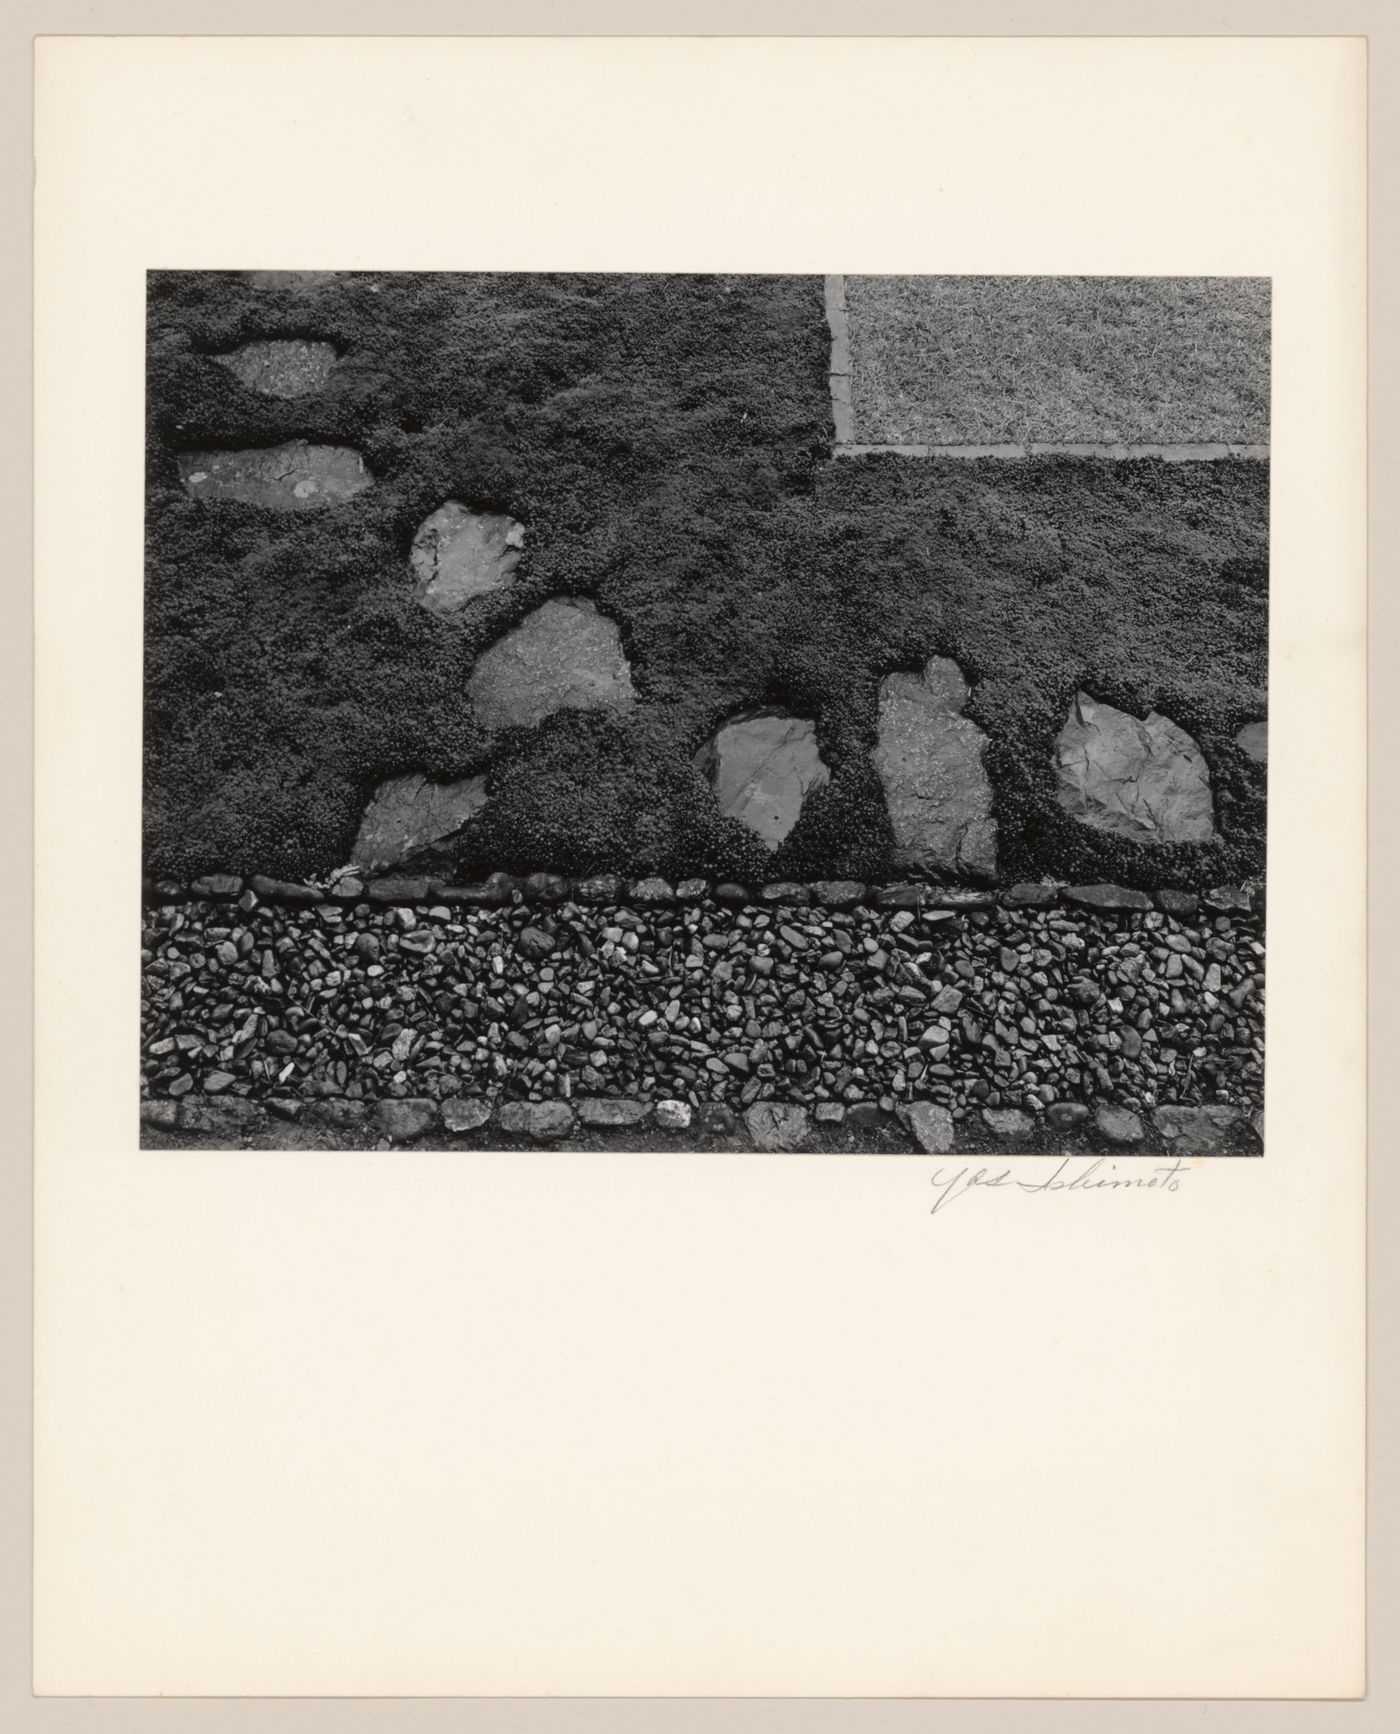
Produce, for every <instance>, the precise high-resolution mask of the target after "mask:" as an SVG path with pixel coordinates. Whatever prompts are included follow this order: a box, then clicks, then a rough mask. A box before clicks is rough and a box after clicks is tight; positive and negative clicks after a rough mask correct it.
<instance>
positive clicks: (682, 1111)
mask: <svg viewBox="0 0 1400 1734" xmlns="http://www.w3.org/2000/svg"><path fill="white" fill-rule="evenodd" d="M654 1112H655V1115H656V1123H657V1125H658V1126H660V1127H661V1129H662V1131H663V1132H684V1131H685V1129H686V1127H687V1126H689V1124H690V1104H689V1103H688V1102H677V1101H674V1100H672V1099H670V1098H667V1099H666V1100H665V1101H661V1102H658V1103H657V1104H656V1108H655V1110H654Z"/></svg>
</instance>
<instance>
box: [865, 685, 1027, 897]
mask: <svg viewBox="0 0 1400 1734" xmlns="http://www.w3.org/2000/svg"><path fill="white" fill-rule="evenodd" d="M968 690H969V689H968V684H967V681H966V679H965V677H964V675H963V672H962V670H961V669H960V668H959V667H958V665H957V663H956V662H954V661H953V660H952V659H951V658H950V657H946V656H935V657H931V658H930V659H929V661H928V662H927V663H925V665H924V670H923V673H922V674H889V675H886V676H885V678H884V679H883V680H882V681H881V682H880V714H879V744H878V745H877V746H876V748H875V751H874V752H873V754H872V755H871V757H872V758H873V760H874V764H875V769H876V771H877V772H878V773H879V776H880V781H881V782H882V783H883V784H884V786H885V805H886V807H887V808H888V810H889V815H890V826H891V829H892V830H893V832H894V842H895V851H894V859H895V861H896V863H897V864H898V865H900V866H903V867H933V868H937V869H939V870H940V871H942V872H945V873H959V874H972V875H974V876H977V877H989V876H990V875H992V874H994V873H995V872H996V865H997V831H996V821H995V820H994V819H993V818H992V785H991V784H990V782H988V780H987V773H986V771H985V769H984V768H983V764H982V755H983V753H984V751H985V749H986V745H987V737H986V736H985V735H984V734H983V733H982V731H981V729H979V728H978V727H977V725H976V723H974V722H971V721H969V720H968V718H967V717H965V716H963V715H962V714H961V712H962V708H963V706H964V705H965V704H966V703H967V695H968Z"/></svg>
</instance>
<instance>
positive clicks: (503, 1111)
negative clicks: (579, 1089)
mask: <svg viewBox="0 0 1400 1734" xmlns="http://www.w3.org/2000/svg"><path fill="white" fill-rule="evenodd" d="M496 1117H497V1119H498V1120H499V1121H500V1123H501V1130H502V1131H503V1132H514V1133H516V1134H517V1135H522V1136H524V1137H527V1138H562V1137H563V1136H564V1134H565V1133H566V1132H567V1131H568V1130H569V1129H570V1128H571V1127H572V1125H573V1123H574V1112H573V1109H572V1108H570V1107H569V1105H568V1103H567V1102H502V1104H501V1107H500V1111H499V1113H498V1114H497V1116H496Z"/></svg>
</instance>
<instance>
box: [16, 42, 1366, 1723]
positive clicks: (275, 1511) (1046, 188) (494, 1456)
mask: <svg viewBox="0 0 1400 1734" xmlns="http://www.w3.org/2000/svg"><path fill="white" fill-rule="evenodd" d="M1362 77H1363V63H1362V56H1361V51H1360V49H1359V47H1358V45H1356V44H1344V43H1334V42H1317V41H1313V42H1305V43H1289V42H1285V41H1273V42H1260V41H1248V42H1246V41H1230V40H1228V39H1226V40H1220V41H1215V42H1199V41H1194V42H1181V43H1171V42H1163V41H1157V42H1152V43H1142V44H1134V43H1130V42H1079V43H1048V42H1044V41H1041V42H1014V41H1013V42H969V43H955V42H948V41H944V42H937V43H917V44H916V43H909V42H905V43H901V44H898V45H888V44H886V45H881V44H877V43H860V42H845V43H839V44H837V43H818V42H808V43H789V44H785V45H781V46H780V45H777V44H770V43H752V44H746V45H737V44H715V43H700V42H683V43H673V44H647V43H635V42H634V43H626V42H618V41H614V42H608V43H578V42H575V43H565V42H557V41H556V42H546V43H538V44H533V45H524V44H519V43H509V42H495V43H486V42H456V43H444V42H431V43H428V42H425V43H417V44H415V43H411V42H386V41H380V42H373V43H363V44H352V43H343V42H342V43H331V42H325V41H322V42H278V43H266V42H242V43H239V42H232V41H223V42H219V43H201V42H198V41H185V42H174V41H169V42H147V43H137V42H132V41H113V40H108V41H103V42H75V41H69V42H64V43H48V44H45V45H43V47H42V49H41V53H40V56H39V123H40V129H39V142H38V159H39V164H40V170H39V187H38V195H39V220H38V245H39V277H38V283H37V310H38V351H37V392H38V401H39V417H38V432H39V448H38V485H39V517H38V538H37V553H38V561H37V574H36V577H37V590H38V598H39V606H38V646H39V650H38V655H39V667H38V679H39V710H38V737H39V755H40V757H39V763H40V776H39V783H38V791H39V795H38V812H37V820H38V829H39V848H40V856H39V887H40V890H39V899H38V935H37V943H38V948H39V949H38V981H39V995H38V1026H37V1033H38V1040H39V1044H40V1061H41V1069H40V1074H39V1079H38V1126H39V1139H40V1143H39V1151H38V1160H37V1167H36V1200H37V1210H38V1232H37V1239H36V1278H37V1303H36V1304H37V1315H38V1317H37V1338H36V1360H37V1367H38V1383H37V1392H36V1435H35V1446H36V1463H37V1479H36V1504H35V1522H36V1580H35V1581H36V1616H37V1625H36V1680H37V1684H38V1687H39V1689H40V1690H41V1691H46V1692H55V1691H56V1692H157V1691H158V1692H165V1693H179V1692H196V1693H233V1692H249V1691H252V1692H262V1693H288V1694H294V1693H318V1692H348V1693H357V1692H363V1693H404V1694H416V1693H449V1692H513V1693H544V1692H566V1693H583V1694H587V1693H604V1692H607V1693H625V1692H634V1693H643V1692H649V1693H704V1692H725V1693H736V1694H743V1693H819V1694H856V1693H859V1694H865V1693H869V1694H878V1693H888V1692H893V1693H906V1694H910V1693H944V1694H977V1693H990V1694H994V1695H1012V1694H1040V1693H1045V1694H1051V1695H1055V1694H1065V1693H1068V1694H1076V1693H1084V1694H1093V1695H1113V1694H1138V1693H1142V1694H1148V1695H1176V1694H1190V1695H1199V1696H1216V1695H1219V1696H1230V1695H1235V1694H1246V1695H1268V1694H1272V1693H1277V1694H1280V1695H1346V1694H1348V1693H1351V1692H1354V1691H1356V1690H1359V1688H1360V1685H1361V1626H1360V1591H1361V1581H1362V1580H1361V1572H1362V1558H1361V1551H1360V1550H1361V1534H1362V1530H1361V1525H1362V1516H1363V1511H1362V1498H1361V1489H1362V1480H1361V1473H1362V1462H1361V1441H1362V1410H1361V1381H1362V1370H1363V1363H1362V1332H1361V1305H1362V1299H1363V1277H1364V1269H1363V1239H1364V1222H1363V1215H1362V1191H1361V1183H1362V1166H1361V1163H1362V1138H1363V1130H1362V1124H1363V1105H1362V1095H1361V1076H1360V1065H1361V1056H1362V1052H1363V1025H1362V1004H1361V1001H1360V998H1359V995H1358V991H1357V986H1358V972H1359V970H1360V968H1361V965H1362V961H1363V955H1364V951H1363V947H1364V937H1363V929H1362V901H1361V900H1362V895H1363V873H1364V867H1363V862H1364V855H1363V849H1364V804H1363V803H1364V791H1363V786H1362V782H1361V777H1360V770H1361V766H1362V764H1363V760H1364V736H1363V727H1364V689H1363V684H1362V672H1363V637H1362V634H1363V631H1364V580H1363V564H1362V562H1363V558H1364V548H1363V538H1362V533H1361V527H1360V526H1361V510H1362V504H1363V484H1364V449H1363V445H1362V436H1363V431H1364V429H1363V422H1362V413H1363V403H1362V392H1363V384H1364V371H1363V355H1362V351H1361V348H1360V345H1359V343H1358V340H1357V334H1358V331H1359V330H1360V327H1361V322H1362V319H1363V317H1364V293H1363V291H1364V255H1363V252H1362V247H1361V240H1362V232H1361V217H1362V210H1363V187H1362V180H1361V172H1360V164H1361V146H1362V138H1363V122H1364V117H1363V107H1362V100H1361V91H1362V82H1361V81H1362ZM1188 119H1189V125H1188V124H1186V121H1187V120H1188ZM911 136H912V137H916V138H917V140H918V145H917V149H913V148H911V145H910V139H911ZM970 140H971V141H975V143H976V149H975V151H973V150H972V149H970V147H969V141H970ZM1115 140H1128V141H1131V145H1130V147H1129V146H1124V147H1118V146H1115V145H1114V144H1113V143H1112V142H1111V141H1115ZM1051 141H1053V149H1052V148H1051ZM337 165H344V166H347V167H348V168H349V170H350V173H349V174H348V176H347V181H346V185H345V187H344V188H343V189H342V188H338V187H337V186H336V185H335V183H334V181H333V178H332V176H333V172H334V170H335V168H336V167H337ZM196 264H207V265H221V266H233V265H274V264H276V265H307V266H326V265H337V266H344V267H350V266H356V265H361V266H367V267H368V266H373V267H383V266H385V265H393V266H396V267H401V268H443V269H468V268H482V269H487V268H503V267H504V268H513V269H521V268H535V267H553V268H567V269H588V268H596V269H604V268H606V269H638V268H651V269H720V268H724V269H745V270H755V269H758V270H762V269H795V270H812V271H822V270H825V269H828V268H841V269H846V270H851V271H857V270H861V271H879V270H929V271H957V270H977V271H1026V272H1034V271H1056V270H1064V271H1076V272H1093V271H1114V272H1154V271H1172V272H1182V273H1191V274H1197V273H1202V274H1204V273H1210V272H1216V271H1227V272H1228V271H1238V272H1248V273H1250V274H1267V275H1271V276H1273V278H1274V321H1275V325H1274V343H1275V401H1274V430H1273V431H1274V476H1273V482H1274V511H1273V554H1274V563H1273V579H1272V633H1273V644H1272V659H1271V719H1270V720H1271V775H1272V779H1273V780H1272V790H1271V840H1270V848H1271V858H1270V936H1269V947H1270V950H1269V971H1270V1028H1269V1041H1270V1062H1269V1064H1270V1076H1269V1102H1268V1115H1269V1139H1268V1142H1269V1155H1268V1157H1267V1158H1266V1159H1265V1160H1264V1161H1263V1162H1261V1163H1222V1164H1219V1165H1216V1166H1213V1167H1210V1168H1209V1169H1208V1170H1207V1171H1203V1172H1201V1173H1199V1174H1197V1175H1194V1176H1193V1177H1192V1179H1191V1182H1190V1183H1189V1184H1188V1186H1187V1187H1186V1188H1185V1189H1184V1190H1183V1191H1182V1193H1181V1194H1179V1195H1177V1196H1175V1197H1170V1198H1163V1197H1159V1196H1156V1195H1147V1196H1145V1197H1138V1198H1134V1197H1130V1196H1129V1197H1120V1196H1118V1195H1110V1196H1105V1197H1101V1198H1098V1199H1087V1200H1086V1199H1083V1198H1079V1199H1076V1200H1064V1201H1061V1203H1062V1206H1063V1207H1061V1208H1057V1207H1056V1203H1055V1201H1053V1200H1047V1199H1034V1200H1031V1199H1018V1200H1014V1201H1012V1200H1005V1199H1002V1198H995V1199H982V1200H968V1201H965V1203H964V1204H962V1205H958V1206H955V1207H954V1210H953V1211H952V1212H949V1213H948V1214H947V1215H944V1216H940V1217H938V1218H932V1219H930V1217H929V1216H928V1214H927V1208H928V1197H927V1194H928V1174H929V1171H930V1169H931V1168H932V1167H933V1166H934V1164H932V1163H924V1162H922V1161H917V1160H910V1159H900V1160H881V1159H870V1158H866V1159H851V1160H839V1159H826V1160H815V1161H814V1160H813V1159H811V1158H806V1159H802V1158H795V1159H783V1158H762V1159H758V1158H747V1159H734V1158H726V1157H706V1158H693V1157H687V1158H684V1159H671V1158H663V1157H651V1158H634V1157H616V1158H593V1157H586V1156H579V1155H567V1156H565V1155H556V1156H542V1157H539V1158H532V1159H526V1160H522V1159H520V1158H518V1157H512V1158H509V1159H501V1160H499V1161H496V1160H494V1159H489V1158H487V1159H482V1158H465V1159H464V1158H462V1157H457V1156H413V1155H408V1156H406V1155H403V1154H396V1155H384V1156H367V1157H366V1156H344V1155H342V1156H333V1157H324V1156H307V1155H298V1156H296V1157H290V1156H273V1157H268V1156H262V1155H248V1154H244V1155H228V1156H209V1155H200V1156H170V1155H164V1154H160V1153H146V1154H142V1153H140V1152H139V1151H137V1150H136V1148H135V1140H134V1136H133V1132H134V1127H133V1126H132V1124H131V1122H132V1116H133V1108H134V1088H135V1069H134V1062H135V1053H136V1010H137V1005H136V963H137V958H136V944H137V940H136V933H135V922H134V911H135V907H136V898H137V884H136V881H137V873H138V862H137V833H138V825H139V796H138V790H137V774H138V769H139V721H140V703H139V673H140V538H141V507H142V475H141V470H142V464H141V434H140V410H141V402H140V393H141V376H142V366H143V328H142V293H143V282H142V278H143V273H144V270H145V269H146V268H147V267H148V266H153V265H196ZM1339 767H1340V768H1341V769H1340V770H1339ZM1352 768H1354V770H1355V773H1356V774H1355V775H1348V774H1346V772H1347V771H1348V770H1349V769H1352ZM1319 838H1325V839H1326V847H1327V860H1328V871H1327V874H1326V895H1325V897H1322V898H1320V897H1319V896H1318V895H1317V893H1318V889H1319V875H1318V863H1317V841H1318V839H1319Z"/></svg>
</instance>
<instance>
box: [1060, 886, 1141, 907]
mask: <svg viewBox="0 0 1400 1734" xmlns="http://www.w3.org/2000/svg"><path fill="white" fill-rule="evenodd" d="M1065 902H1066V903H1072V904H1073V905H1074V906H1075V908H1076V909H1151V907H1152V899H1151V898H1150V897H1149V896H1148V895H1147V893H1146V892H1145V891H1135V890H1134V889H1133V888H1132V887H1131V886H1130V885H1068V886H1066V887H1065Z"/></svg>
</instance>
